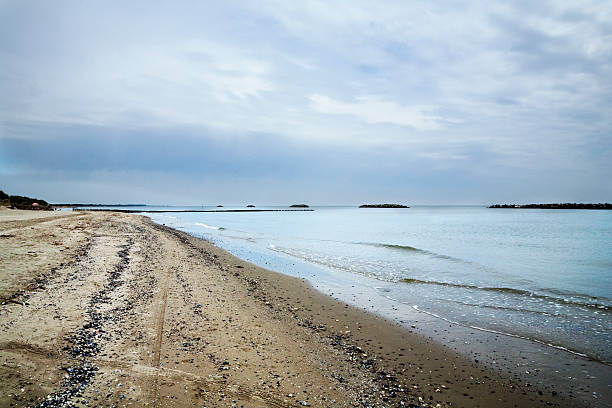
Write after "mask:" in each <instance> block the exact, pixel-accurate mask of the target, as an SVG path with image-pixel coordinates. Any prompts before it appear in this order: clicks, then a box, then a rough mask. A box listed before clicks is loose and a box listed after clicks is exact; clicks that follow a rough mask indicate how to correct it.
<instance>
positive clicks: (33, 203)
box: [0, 190, 53, 211]
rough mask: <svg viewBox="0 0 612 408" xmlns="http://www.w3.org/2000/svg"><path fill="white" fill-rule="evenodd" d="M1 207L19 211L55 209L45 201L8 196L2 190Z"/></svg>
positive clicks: (0, 192)
mask: <svg viewBox="0 0 612 408" xmlns="http://www.w3.org/2000/svg"><path fill="white" fill-rule="evenodd" d="M0 205H2V206H6V207H8V208H12V209H18V210H46V211H53V207H52V206H51V205H50V204H49V203H48V202H46V201H45V200H41V199H39V198H30V197H24V196H18V195H8V194H6V193H5V192H4V191H2V190H0Z"/></svg>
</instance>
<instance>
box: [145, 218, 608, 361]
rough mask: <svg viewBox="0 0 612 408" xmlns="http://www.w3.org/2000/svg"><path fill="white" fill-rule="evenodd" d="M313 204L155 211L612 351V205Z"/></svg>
mask: <svg viewBox="0 0 612 408" xmlns="http://www.w3.org/2000/svg"><path fill="white" fill-rule="evenodd" d="M268 208H272V207H268ZM313 208H314V210H315V211H313V212H270V213H266V212H263V213H164V214H149V216H150V217H151V218H152V219H153V220H154V221H157V222H159V223H164V224H166V225H171V226H173V227H176V228H179V229H182V230H185V231H187V232H190V233H192V234H195V235H199V236H203V237H205V238H207V239H209V240H212V241H213V242H215V243H217V244H218V245H220V246H221V247H223V248H225V249H227V250H229V251H230V252H232V253H234V254H236V255H238V256H239V257H242V258H244V259H246V260H248V261H251V262H255V263H258V264H260V265H263V266H266V267H268V268H270V269H277V270H279V271H280V272H287V271H288V270H299V269H304V270H308V274H309V276H310V277H311V278H312V279H314V280H317V279H318V280H325V279H328V280H329V279H332V280H335V284H336V285H338V282H342V281H343V279H344V280H346V282H349V281H350V282H351V285H353V286H354V285H356V284H355V282H358V283H357V285H369V286H371V289H373V293H374V294H375V296H380V297H381V298H384V299H386V300H391V301H393V302H397V303H398V304H402V305H410V306H411V307H412V308H414V309H418V310H419V311H421V312H424V313H428V314H430V315H435V316H436V317H438V318H440V319H445V320H447V321H449V322H453V323H456V324H460V325H465V326H469V327H474V328H478V329H482V330H489V331H495V332H499V333H505V334H509V335H513V336H519V337H523V338H526V339H529V340H532V341H537V342H542V343H545V344H550V345H552V346H557V347H562V348H566V349H568V350H571V351H574V352H577V353H581V354H585V355H587V356H588V357H590V358H593V359H596V360H600V361H605V362H611V361H612V336H611V333H612V330H611V329H612V309H611V308H612V211H588V210H528V209H520V210H518V209H517V210H513V209H488V208H484V207H413V208H410V209H358V208H349V207H313ZM290 273H291V272H290ZM354 277H363V278H364V279H361V280H359V279H358V280H355V279H353V278H354ZM353 290H355V291H358V290H359V288H354V289H353ZM362 306H364V307H365V306H366V305H362Z"/></svg>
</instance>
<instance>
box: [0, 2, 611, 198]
mask: <svg viewBox="0 0 612 408" xmlns="http://www.w3.org/2000/svg"><path fill="white" fill-rule="evenodd" d="M215 3H216V4H215ZM431 3H432V2H427V1H412V2H407V1H397V2H391V1H389V2H384V3H380V2H360V1H355V0H351V1H346V2H342V1H334V2H330V1H321V2H319V1H300V2H287V1H267V2H243V1H236V2H232V1H228V2H200V1H196V2H166V3H164V4H151V2H148V1H144V2H136V1H131V2H108V1H104V2H93V1H90V2H77V1H72V2H62V1H53V2H43V1H39V2H35V1H2V0H0V189H4V190H6V191H8V192H10V193H13V194H27V195H36V196H40V197H42V198H46V199H47V200H49V201H54V202H67V201H69V202H82V201H88V202H149V203H160V204H162V203H168V204H196V203H197V204H200V203H208V204H216V203H218V202H224V203H233V204H244V203H251V202H255V203H261V204H266V203H267V204H275V203H278V204H290V203H293V202H298V201H305V202H308V203H312V204H352V203H361V202H365V201H377V202H381V201H400V202H405V203H408V204H418V203H423V204H427V203H440V204H443V203H459V204H461V203H463V204H465V203H484V204H486V203H493V202H531V201H539V202H545V201H584V202H592V201H612V182H611V180H612V165H611V164H610V163H612V80H611V78H612V5H611V4H612V3H610V2H605V1H600V0H595V1H580V2H577V1H560V0H554V1H537V2H533V1H525V2H521V1H515V2H499V3H498V4H491V2H479V1H478V2H477V1H474V2H456V1H446V2H444V1H443V2H435V4H431ZM510 3H511V4H510Z"/></svg>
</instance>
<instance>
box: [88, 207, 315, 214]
mask: <svg viewBox="0 0 612 408" xmlns="http://www.w3.org/2000/svg"><path fill="white" fill-rule="evenodd" d="M76 210H77V211H106V212H117V213H128V214H131V213H134V214H137V213H219V212H232V213H236V212H280V211H292V212H295V211H302V212H303V211H314V210H312V209H299V210H296V209H265V210H264V209H248V210H245V209H239V210H121V209H112V208H109V209H106V208H76Z"/></svg>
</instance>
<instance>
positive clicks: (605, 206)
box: [489, 203, 612, 210]
mask: <svg viewBox="0 0 612 408" xmlns="http://www.w3.org/2000/svg"><path fill="white" fill-rule="evenodd" d="M489 208H540V209H551V210H612V204H610V203H597V204H584V203H553V204H522V205H519V204H495V205H490V206H489Z"/></svg>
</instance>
